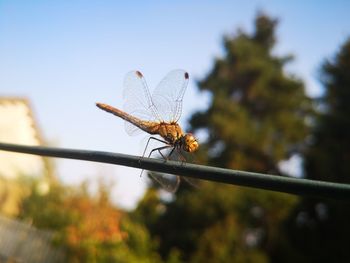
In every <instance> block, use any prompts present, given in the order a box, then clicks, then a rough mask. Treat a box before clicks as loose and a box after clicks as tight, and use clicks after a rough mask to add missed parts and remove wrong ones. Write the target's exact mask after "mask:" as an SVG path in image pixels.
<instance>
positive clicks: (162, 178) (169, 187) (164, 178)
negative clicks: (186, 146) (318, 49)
mask: <svg viewBox="0 0 350 263" xmlns="http://www.w3.org/2000/svg"><path fill="white" fill-rule="evenodd" d="M148 174H149V175H150V177H151V178H152V179H153V180H154V181H156V182H157V183H159V184H160V185H161V187H162V188H163V189H164V190H166V191H168V192H170V193H175V192H176V191H177V189H178V188H179V185H180V177H179V176H176V175H172V174H164V173H152V172H151V173H148Z"/></svg>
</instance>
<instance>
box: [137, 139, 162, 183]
mask: <svg viewBox="0 0 350 263" xmlns="http://www.w3.org/2000/svg"><path fill="white" fill-rule="evenodd" d="M151 140H155V141H159V142H162V143H165V144H168V143H167V142H166V141H163V140H161V139H158V138H156V137H152V136H151V137H149V138H148V140H147V143H146V147H145V149H144V150H143V153H142V156H141V158H140V159H139V162H141V159H142V158H143V157H145V153H146V151H147V148H148V144H149V142H150V141H151ZM167 147H168V146H167ZM164 149H165V148H164ZM155 150H157V149H153V150H152V151H151V152H150V154H149V155H148V158H149V157H150V156H151V154H152V152H153V151H155ZM159 153H160V152H159ZM160 154H161V155H162V157H163V158H164V156H163V154H162V153H160ZM142 174H143V169H142V170H141V173H140V177H141V176H142Z"/></svg>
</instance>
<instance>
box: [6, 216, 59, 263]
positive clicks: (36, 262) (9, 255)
mask: <svg viewBox="0 0 350 263" xmlns="http://www.w3.org/2000/svg"><path fill="white" fill-rule="evenodd" d="M53 239H54V234H53V232H51V231H43V230H38V229H36V228H35V227H33V226H31V225H29V224H26V223H23V222H20V221H18V220H15V219H10V218H7V217H4V216H1V215H0V263H2V262H4V263H5V262H6V263H7V262H26V263H41V262H42V263H44V262H53V263H54V262H65V260H64V259H65V251H64V250H63V249H62V248H59V247H54V246H53V245H52V242H53Z"/></svg>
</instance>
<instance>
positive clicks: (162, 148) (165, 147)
mask: <svg viewBox="0 0 350 263" xmlns="http://www.w3.org/2000/svg"><path fill="white" fill-rule="evenodd" d="M170 147H173V146H172V145H165V146H162V147H159V148H155V149H153V150H152V151H151V152H150V153H149V155H148V158H149V157H151V155H152V153H153V152H155V151H158V152H159V154H160V155H161V156H162V157H163V159H164V160H168V158H166V157H165V156H164V154H163V153H162V152H161V151H162V150H164V149H167V148H170Z"/></svg>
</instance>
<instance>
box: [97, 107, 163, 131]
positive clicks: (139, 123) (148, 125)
mask: <svg viewBox="0 0 350 263" xmlns="http://www.w3.org/2000/svg"><path fill="white" fill-rule="evenodd" d="M96 106H97V107H99V108H100V109H101V110H104V111H106V112H109V113H112V114H113V115H115V116H118V117H119V118H122V119H123V120H125V121H127V122H130V123H132V124H133V125H135V126H136V127H138V128H140V129H141V130H143V131H145V132H147V133H149V134H157V133H158V130H159V127H158V126H159V123H155V122H149V121H143V120H140V119H139V118H137V117H134V116H132V115H130V114H129V113H126V112H125V111H122V110H119V109H117V108H114V107H112V106H110V105H108V104H104V103H99V102H97V103H96Z"/></svg>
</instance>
